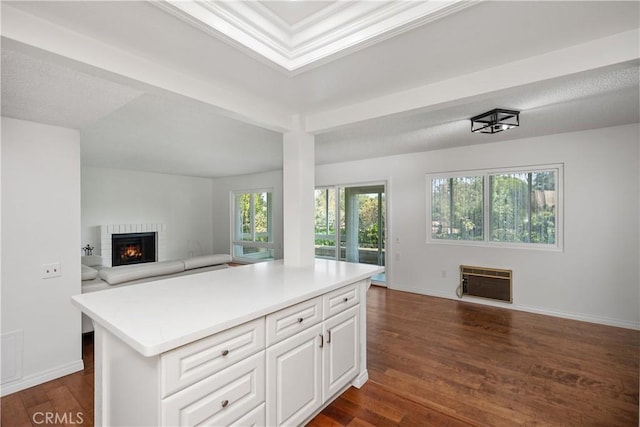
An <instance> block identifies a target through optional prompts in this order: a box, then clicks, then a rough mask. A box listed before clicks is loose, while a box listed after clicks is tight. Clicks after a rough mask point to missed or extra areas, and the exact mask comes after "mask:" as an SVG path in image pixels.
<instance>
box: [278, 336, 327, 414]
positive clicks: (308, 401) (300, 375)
mask: <svg viewBox="0 0 640 427" xmlns="http://www.w3.org/2000/svg"><path fill="white" fill-rule="evenodd" d="M321 335H322V325H315V326H311V327H309V328H307V329H306V330H304V331H303V332H300V333H298V334H297V335H294V336H293V337H291V338H288V339H286V340H285V341H282V342H280V343H278V344H275V345H274V346H272V347H269V348H268V349H267V425H269V426H284V425H286V426H297V425H299V424H301V423H302V422H303V421H304V420H305V419H307V418H308V417H309V416H310V415H311V414H313V413H314V412H315V410H316V409H318V408H319V407H320V406H321V405H322V402H323V400H322V363H321V360H322V348H321V347H320V346H321V345H322V343H321V341H322V337H321Z"/></svg>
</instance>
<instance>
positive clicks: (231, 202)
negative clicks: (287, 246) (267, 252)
mask: <svg viewBox="0 0 640 427" xmlns="http://www.w3.org/2000/svg"><path fill="white" fill-rule="evenodd" d="M247 193H252V194H255V193H271V198H272V199H271V203H272V206H271V214H272V215H273V195H274V191H273V188H258V189H246V190H232V191H231V192H230V193H229V206H230V212H231V215H230V219H231V221H230V225H229V229H230V230H231V233H230V236H229V237H230V238H229V240H230V244H229V253H230V254H231V258H232V259H233V260H234V261H241V262H245V263H256V262H261V261H262V260H256V259H252V258H248V257H239V256H235V255H234V253H235V252H234V248H233V247H234V246H243V247H251V248H267V249H272V250H273V251H274V257H275V250H276V249H277V245H276V243H275V236H274V233H273V230H270V231H271V239H272V240H271V241H270V242H254V241H248V240H234V237H235V234H236V233H235V231H236V196H237V195H239V194H247ZM252 203H253V201H252ZM253 216H254V212H253V209H252V211H251V222H252V234H254V235H253V236H252V238H253V239H255V231H254V229H253V227H254V224H253V220H254V218H253Z"/></svg>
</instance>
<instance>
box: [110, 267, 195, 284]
mask: <svg viewBox="0 0 640 427" xmlns="http://www.w3.org/2000/svg"><path fill="white" fill-rule="evenodd" d="M181 271H184V262H182V261H163V262H148V263H145V264H135V265H122V266H118V267H111V268H103V269H102V270H100V272H99V273H98V274H99V275H100V277H101V278H102V279H103V280H104V281H105V282H107V283H108V284H110V285H117V284H118V283H123V282H128V281H130V280H137V279H142V278H145V277H155V276H162V275H165V274H173V273H179V272H181Z"/></svg>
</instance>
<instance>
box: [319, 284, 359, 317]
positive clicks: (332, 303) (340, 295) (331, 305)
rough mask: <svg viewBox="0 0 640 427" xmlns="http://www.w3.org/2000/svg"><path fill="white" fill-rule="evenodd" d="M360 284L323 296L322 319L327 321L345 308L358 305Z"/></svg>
mask: <svg viewBox="0 0 640 427" xmlns="http://www.w3.org/2000/svg"><path fill="white" fill-rule="evenodd" d="M361 284H362V282H357V283H352V284H350V285H347V286H344V287H342V288H340V289H336V290H335V291H332V292H329V293H328V294H326V295H324V296H323V305H324V318H325V319H328V318H329V317H331V316H333V315H334V314H338V313H340V312H342V311H344V310H346V309H347V308H350V307H353V306H354V305H357V304H359V303H360V285H361Z"/></svg>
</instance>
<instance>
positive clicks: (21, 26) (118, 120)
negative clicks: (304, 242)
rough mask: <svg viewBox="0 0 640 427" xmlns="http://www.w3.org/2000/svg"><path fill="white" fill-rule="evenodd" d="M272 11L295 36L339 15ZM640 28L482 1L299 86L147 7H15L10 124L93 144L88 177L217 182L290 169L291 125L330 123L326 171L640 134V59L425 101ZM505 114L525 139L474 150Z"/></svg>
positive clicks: (609, 5)
mask: <svg viewBox="0 0 640 427" xmlns="http://www.w3.org/2000/svg"><path fill="white" fill-rule="evenodd" d="M262 3H263V4H264V6H265V8H268V10H269V11H271V12H274V13H275V14H277V15H278V16H279V17H280V18H282V21H283V22H285V23H286V24H287V25H290V26H295V25H296V23H299V22H301V21H302V22H304V20H305V19H307V18H309V17H312V16H313V15H314V14H317V13H318V12H322V10H323V9H326V8H327V7H328V6H331V5H330V3H335V2H321V3H318V2H280V1H278V2H262ZM325 3H326V4H325ZM386 3H388V2H386ZM142 17H144V19H142ZM639 19H640V18H639V4H638V2H609V1H603V2H596V1H586V2H576V1H569V2H520V1H518V2H493V1H491V2H478V3H474V5H473V6H472V7H468V8H465V9H462V10H460V11H458V12H456V13H452V14H449V15H447V16H445V17H441V18H440V19H438V20H435V21H431V22H428V23H424V24H423V25H421V26H418V27H416V28H413V29H410V30H409V31H405V32H403V33H401V34H396V35H395V36H394V37H388V38H385V39H384V40H378V41H377V42H376V43H375V44H366V43H365V44H366V46H364V47H361V48H359V49H358V50H355V51H353V50H348V51H346V52H347V54H345V53H344V52H343V53H342V54H340V53H339V54H334V55H332V56H331V57H329V58H328V59H326V58H325V59H323V60H322V61H319V62H317V63H314V64H313V65H312V66H311V67H308V68H305V69H304V70H302V71H301V72H298V73H297V74H292V73H291V72H289V71H287V70H285V69H283V68H281V67H279V66H274V65H273V64H272V63H270V61H267V60H265V59H264V58H262V57H259V55H258V54H256V53H251V52H248V51H247V49H246V48H238V46H237V43H235V42H233V41H230V40H224V39H220V38H219V37H215V36H213V35H212V34H211V33H210V32H208V31H203V30H202V29H201V28H197V27H194V26H193V25H191V24H189V23H187V22H185V21H184V20H183V19H179V18H177V17H176V16H174V15H173V14H170V13H167V12H166V11H165V10H163V9H161V8H158V7H154V6H152V5H151V4H150V3H148V2H143V1H137V2H131V1H127V2H73V1H71V2H59V1H55V2H46V1H45V2H6V1H3V2H2V34H3V38H2V113H3V115H6V116H9V117H16V118H21V119H26V120H32V121H38V122H42V123H48V124H54V125H59V126H65V127H71V128H77V129H80V130H81V135H82V161H83V163H84V164H90V165H94V166H103V167H117V168H123V169H138V170H148V171H154V172H164V173H175V174H183V175H192V176H210V177H219V176H227V175H234V174H243V173H252V172H260V171H267V170H274V169H278V168H280V167H281V162H282V153H281V134H280V133H279V132H276V131H275V130H278V129H283V128H287V127H288V126H289V125H290V123H291V119H290V118H291V116H293V115H300V116H301V117H302V119H303V120H302V121H303V123H304V122H305V121H306V123H322V125H315V126H313V128H314V129H313V130H314V132H315V133H316V135H317V136H316V158H317V162H318V163H330V162H336V161H341V160H349V159H359V158H365V157H375V156H383V155H385V156H386V155H393V154H400V153H410V152H419V151H427V150H432V149H438V148H445V147H452V146H462V145H469V144H477V143H485V142H491V141H497V140H501V139H513V138H523V137H529V136H536V135H545V134H550V133H558V132H568V131H575V130H581V129H591V128H594V127H602V126H613V125H619V124H625V123H637V122H638V121H639V119H638V116H639V113H638V93H639V89H638V80H639V78H638V58H640V54H637V53H636V54H635V55H632V58H628V57H624V58H625V60H624V61H622V62H620V63H616V61H615V60H613V59H612V60H609V59H607V61H609V62H608V63H606V64H605V57H606V58H608V57H609V56H612V57H613V56H615V53H616V52H615V49H606V50H603V51H602V54H601V55H600V54H598V55H586V56H587V59H588V60H590V61H591V62H593V63H594V64H595V65H589V64H588V66H587V65H582V64H579V62H580V61H576V60H575V58H572V59H571V60H567V64H563V63H559V64H558V61H555V62H553V61H552V62H551V64H552V65H553V66H555V67H556V68H558V69H560V70H561V71H562V72H560V73H556V75H555V77H553V76H552V77H553V78H539V77H537V75H538V74H539V75H544V73H545V71H546V70H541V69H535V70H533V69H532V70H527V69H526V67H524V66H521V67H520V68H519V69H520V70H525V71H526V72H520V73H519V74H518V75H517V76H516V77H517V78H518V79H519V81H522V82H523V83H519V84H517V85H515V84H514V85H511V86H505V88H503V89H499V87H500V86H499V85H497V84H496V82H495V81H491V80H487V81H486V84H485V85H484V86H486V88H487V89H486V91H485V92H482V91H481V90H480V91H476V92H477V93H474V94H473V96H471V94H468V95H467V94H463V95H460V94H451V95H450V96H449V98H447V102H435V101H434V102H431V101H429V102H427V101H428V100H426V99H424V100H421V99H420V98H422V97H423V96H422V94H425V93H426V94H432V93H434V94H436V93H439V92H438V91H439V90H441V88H445V87H447V86H446V84H447V82H449V81H453V80H452V79H454V80H455V79H458V80H456V81H461V82H463V83H464V82H466V81H469V82H471V81H472V79H471V78H467V77H469V76H474V78H475V79H476V80H477V79H478V78H480V77H481V79H480V80H481V81H484V80H482V79H486V78H489V79H490V77H491V76H492V75H496V76H502V75H503V73H504V71H505V70H509V69H513V67H515V65H514V64H516V65H517V64H523V62H522V61H526V60H528V59H529V58H538V57H541V56H544V55H547V54H548V53H555V54H556V55H558V57H559V58H563V57H564V56H563V55H561V54H558V53H557V52H560V53H562V52H564V51H563V50H562V49H572V48H573V46H587V47H591V46H592V45H593V46H596V47H597V46H599V45H598V43H599V41H600V40H605V41H607V40H610V39H607V37H609V36H612V37H613V36H616V37H617V35H619V34H625V32H628V31H630V30H637V29H638V27H639V22H638V21H639ZM27 24H28V25H27ZM611 40H613V39H611ZM615 40H618V39H615ZM603 43H605V42H603ZM609 44H611V43H610V42H609ZM605 46H609V45H607V44H606V43H605ZM586 49H587V48H585V51H588V50H586ZM636 50H637V49H636ZM620 57H623V55H620ZM567 58H569V56H567ZM578 58H579V57H578ZM615 58H617V57H615ZM615 58H614V59H615ZM598 61H600V62H602V63H603V64H604V65H603V66H598V64H599V63H600V62H598ZM560 62H561V61H560ZM553 66H552V67H551V68H553ZM510 67H511V68H510ZM492 70H495V72H494V71H492ZM585 70H586V71H585ZM577 71H579V72H577ZM536 73H537V74H536ZM534 74H536V75H534ZM549 75H550V74H549ZM478 76H480V77H478ZM460 87H461V88H462V89H461V91H462V90H463V89H465V88H466V86H464V84H463V85H462V86H460ZM469 88H470V89H473V87H472V86H469ZM431 89H433V90H431ZM473 90H475V89H473ZM411 94H414V95H415V94H418V95H415V96H414V98H418V100H417V101H416V100H415V99H413V100H412V101H414V102H413V103H411V105H409V104H407V106H404V105H400V103H395V104H394V103H393V102H389V100H390V99H391V100H394V99H396V98H395V97H401V96H405V97H406V96H410V95H411ZM429 96H430V95H429ZM429 96H424V98H428V97H429ZM434 97H435V95H434ZM435 98H437V97H435ZM438 99H440V98H438ZM358 105H361V106H366V108H359V107H357V106H358ZM392 107H393V108H392ZM495 107H504V108H516V109H522V110H523V113H522V126H521V127H520V128H518V129H516V130H513V131H510V132H505V133H502V134H499V135H494V136H487V135H471V134H470V133H469V123H468V120H467V119H468V117H471V116H473V115H475V114H478V113H481V112H483V111H485V110H488V109H491V108H495ZM604 107H606V108H604ZM350 109H351V110H354V111H355V110H358V111H360V112H361V113H358V114H353V115H349V114H342V112H343V111H350ZM327 117H329V118H330V119H326V118H327ZM336 118H337V119H336ZM256 124H258V125H260V126H256Z"/></svg>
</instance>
